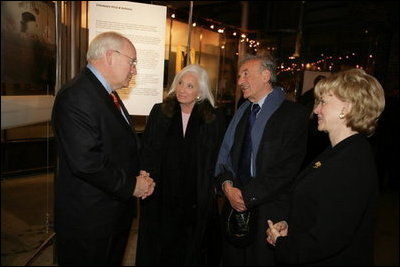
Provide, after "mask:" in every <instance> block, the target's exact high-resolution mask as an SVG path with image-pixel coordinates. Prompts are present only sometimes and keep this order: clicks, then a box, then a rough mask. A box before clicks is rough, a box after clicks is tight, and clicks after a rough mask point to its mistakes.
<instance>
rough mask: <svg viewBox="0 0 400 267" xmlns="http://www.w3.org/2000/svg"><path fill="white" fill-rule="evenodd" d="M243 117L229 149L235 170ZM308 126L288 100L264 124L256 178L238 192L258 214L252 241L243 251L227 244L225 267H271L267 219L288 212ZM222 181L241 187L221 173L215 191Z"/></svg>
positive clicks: (300, 109) (297, 107) (298, 108)
mask: <svg viewBox="0 0 400 267" xmlns="http://www.w3.org/2000/svg"><path fill="white" fill-rule="evenodd" d="M245 117H246V116H245V115H243V118H245ZM243 118H242V119H241V121H240V122H239V123H238V126H237V129H236V132H235V139H234V143H233V147H232V149H231V158H232V163H233V168H234V169H237V166H238V162H239V160H240V151H241V143H242V140H243V136H244V131H245V124H246V121H245V120H244V119H243ZM307 123H308V114H307V112H306V110H305V109H304V107H302V106H301V105H299V104H296V103H293V102H290V101H287V100H285V101H284V102H283V103H282V104H281V106H280V107H279V108H278V109H277V110H276V111H275V112H274V113H273V114H272V115H271V117H270V118H269V120H268V122H267V123H266V125H265V128H264V132H263V135H262V138H261V141H260V145H259V148H258V152H257V155H256V169H257V171H256V174H257V175H256V177H254V178H252V179H251V180H250V182H248V183H247V184H246V185H245V186H244V187H243V188H242V189H241V190H242V195H243V199H244V202H245V204H246V207H247V208H248V209H249V210H253V211H252V212H253V213H254V214H257V218H256V221H255V223H254V227H255V231H254V232H255V233H254V235H255V240H254V242H253V243H252V244H250V245H249V246H248V247H246V248H245V249H241V248H236V247H234V246H232V245H231V244H229V243H228V242H226V244H225V252H224V256H223V260H224V263H225V264H227V265H248V266H252V265H258V266H259V265H273V264H274V255H273V254H274V251H273V250H272V248H271V247H270V246H269V245H268V244H267V242H266V241H265V237H266V234H265V231H266V229H267V220H268V219H271V220H272V221H276V220H281V219H283V218H286V216H287V214H288V212H289V205H288V201H289V193H290V188H291V185H292V183H293V181H294V178H295V177H296V175H297V174H298V172H299V170H300V166H301V163H302V161H303V159H304V156H305V153H306V145H307ZM225 180H232V181H233V183H234V186H236V187H240V182H239V181H237V178H236V177H234V176H233V174H232V173H230V172H223V173H221V174H219V175H218V181H219V186H218V188H221V187H222V183H223V182H224V181H225ZM229 207H230V204H229V201H226V204H225V206H224V211H225V210H226V209H227V208H229Z"/></svg>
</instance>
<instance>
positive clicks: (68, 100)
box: [52, 68, 139, 238]
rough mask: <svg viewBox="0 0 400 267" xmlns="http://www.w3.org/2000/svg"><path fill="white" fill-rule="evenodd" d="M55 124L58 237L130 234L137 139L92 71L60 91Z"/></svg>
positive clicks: (137, 162) (99, 236)
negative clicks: (57, 157) (57, 156)
mask: <svg viewBox="0 0 400 267" xmlns="http://www.w3.org/2000/svg"><path fill="white" fill-rule="evenodd" d="M52 123H53V128H54V133H55V137H56V140H57V144H58V155H59V166H58V173H57V176H56V179H55V183H56V189H55V190H56V192H55V231H56V233H57V235H61V236H64V237H65V238H102V237H108V236H110V235H111V234H116V233H126V234H128V233H129V229H130V225H131V223H132V218H133V217H132V216H133V214H134V212H135V206H136V205H135V200H134V198H133V197H132V192H133V190H134V187H135V184H136V179H135V177H136V175H138V172H139V159H138V155H139V153H138V143H137V137H136V133H135V132H134V130H133V129H132V127H131V126H130V125H129V124H128V123H127V122H126V120H125V119H124V117H123V116H122V114H121V113H120V112H119V111H118V110H117V109H116V107H115V106H114V103H113V102H112V100H111V98H110V96H109V94H108V93H107V91H106V90H105V88H104V87H103V85H102V84H101V83H100V82H99V81H98V80H97V78H96V77H95V76H94V75H93V73H92V72H91V71H90V70H89V69H87V68H86V69H85V70H84V71H83V72H82V73H81V74H80V75H78V76H77V77H76V78H75V79H74V80H72V81H71V82H70V83H68V84H67V85H66V86H64V88H62V89H61V90H60V92H59V93H58V94H57V97H56V99H55V103H54V107H53V114H52Z"/></svg>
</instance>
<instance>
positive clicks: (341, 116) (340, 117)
mask: <svg viewBox="0 0 400 267" xmlns="http://www.w3.org/2000/svg"><path fill="white" fill-rule="evenodd" d="M339 119H344V113H343V111H342V112H340V114H339Z"/></svg>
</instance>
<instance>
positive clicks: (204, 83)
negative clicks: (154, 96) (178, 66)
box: [168, 64, 215, 107]
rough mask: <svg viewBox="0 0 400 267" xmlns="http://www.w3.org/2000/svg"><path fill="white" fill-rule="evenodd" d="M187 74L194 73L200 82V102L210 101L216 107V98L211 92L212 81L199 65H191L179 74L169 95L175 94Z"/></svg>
mask: <svg viewBox="0 0 400 267" xmlns="http://www.w3.org/2000/svg"><path fill="white" fill-rule="evenodd" d="M187 73H192V74H194V75H196V77H197V78H198V82H199V91H200V96H199V97H200V98H199V99H198V101H199V102H201V101H204V100H205V99H208V101H209V102H210V104H211V105H212V106H213V107H215V101H214V97H213V95H212V93H211V91H210V79H209V78H208V73H207V71H206V70H205V69H204V68H202V67H201V66H199V65H197V64H191V65H187V66H186V67H184V68H183V69H182V70H181V71H180V72H179V73H177V74H176V75H175V78H174V81H173V82H172V84H171V87H170V90H169V92H168V95H172V94H175V89H176V85H177V84H178V82H179V81H180V79H181V78H182V77H183V76H184V75H185V74H187Z"/></svg>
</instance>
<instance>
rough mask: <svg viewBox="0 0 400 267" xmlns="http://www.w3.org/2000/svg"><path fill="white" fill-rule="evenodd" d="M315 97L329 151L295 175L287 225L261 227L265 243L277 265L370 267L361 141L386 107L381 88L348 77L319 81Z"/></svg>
mask: <svg viewBox="0 0 400 267" xmlns="http://www.w3.org/2000/svg"><path fill="white" fill-rule="evenodd" d="M315 96H316V104H317V105H316V106H315V108H314V113H315V114H316V115H317V116H318V130H319V131H326V132H328V134H329V139H330V142H331V147H330V148H328V149H327V150H326V151H324V152H323V153H322V154H321V155H319V156H318V157H317V158H316V159H315V160H313V161H312V162H311V164H310V165H309V166H308V167H307V168H306V169H305V170H303V172H302V173H301V174H300V175H299V177H298V178H297V182H296V185H295V187H294V191H293V200H292V209H291V212H290V216H289V218H288V221H287V222H286V221H280V222H278V223H276V224H273V222H272V221H268V225H269V228H268V229H267V235H268V237H267V241H268V243H270V244H272V245H274V246H275V249H276V256H277V258H278V260H279V261H280V262H284V263H290V264H300V265H319V266H320V265H335V266H339V265H363V266H372V265H373V256H374V253H373V241H374V224H373V223H374V217H375V208H376V204H377V193H378V177H377V172H376V168H375V163H374V157H373V154H372V151H371V148H370V145H369V143H368V141H367V139H366V138H365V137H366V136H370V135H372V134H373V133H374V130H375V127H376V122H377V120H378V118H379V116H380V114H381V112H382V110H383V108H384V106H385V98H384V93H383V89H382V86H381V85H380V84H379V82H378V81H377V80H376V79H375V78H374V77H372V76H370V75H368V74H366V73H365V72H364V71H363V70H360V69H352V70H347V71H344V72H340V73H337V74H334V75H332V76H330V77H328V78H326V79H325V80H323V81H320V82H319V83H318V84H317V85H316V87H315Z"/></svg>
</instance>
